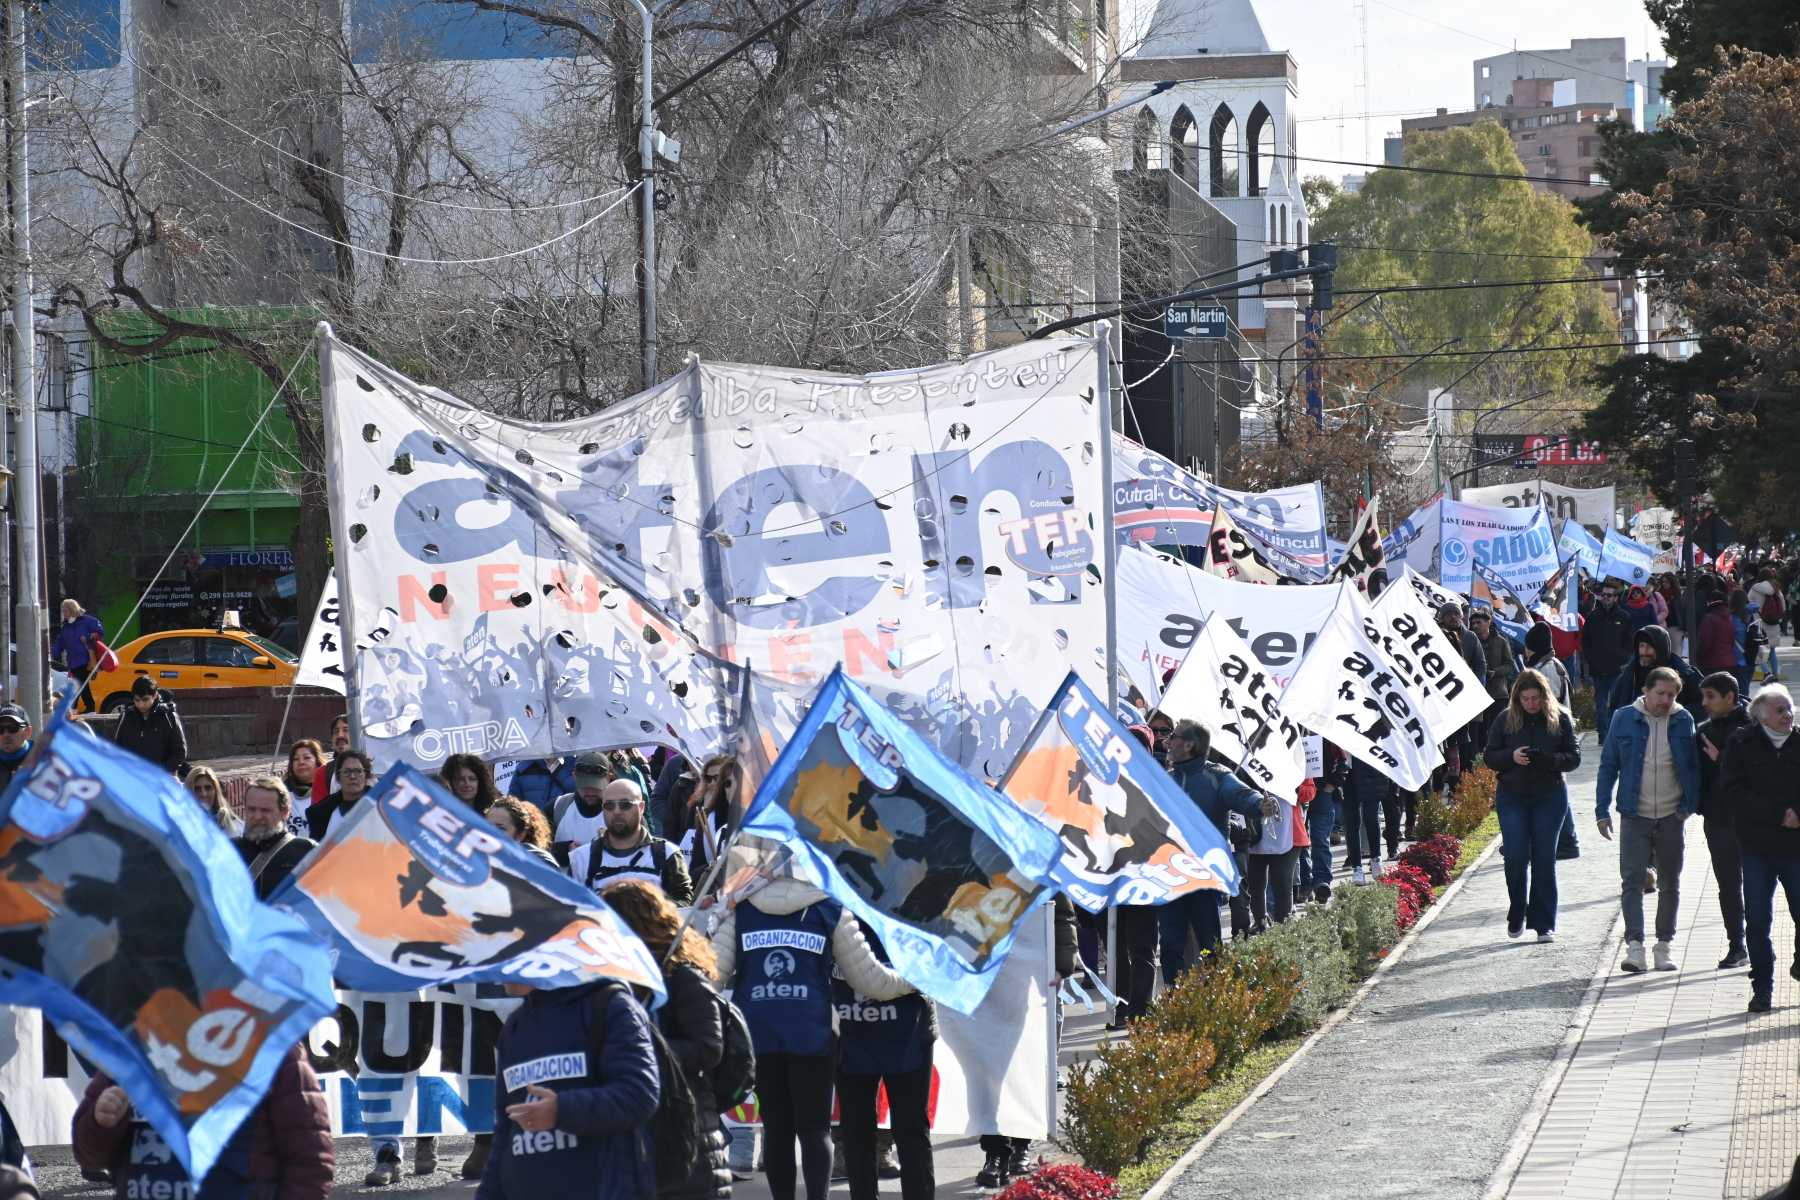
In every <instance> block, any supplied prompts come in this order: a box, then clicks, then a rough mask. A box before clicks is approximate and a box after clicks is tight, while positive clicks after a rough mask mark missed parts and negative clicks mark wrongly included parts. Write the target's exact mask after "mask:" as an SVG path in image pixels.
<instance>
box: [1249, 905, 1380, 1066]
mask: <svg viewBox="0 0 1800 1200" xmlns="http://www.w3.org/2000/svg"><path fill="white" fill-rule="evenodd" d="M1254 940H1255V941H1256V943H1257V944H1258V945H1259V946H1260V947H1261V948H1262V949H1264V950H1266V951H1268V952H1270V953H1272V954H1274V955H1275V957H1276V958H1278V959H1280V960H1281V961H1283V962H1285V963H1287V964H1289V965H1290V966H1292V967H1293V968H1294V969H1295V970H1296V971H1297V972H1299V975H1300V988H1299V991H1298V993H1297V994H1296V995H1295V997H1294V1002H1293V1004H1291V1005H1289V1006H1288V1010H1287V1013H1286V1014H1285V1015H1284V1016H1283V1017H1282V1018H1281V1020H1280V1021H1279V1022H1278V1023H1277V1024H1276V1026H1275V1030H1274V1032H1275V1033H1276V1034H1278V1035H1280V1036H1282V1037H1292V1036H1294V1035H1296V1034H1302V1033H1310V1032H1311V1031H1312V1030H1314V1029H1317V1028H1318V1027H1319V1026H1320V1025H1321V1024H1323V1023H1324V1020H1325V1014H1326V1013H1327V1012H1329V1011H1330V1010H1331V1009H1334V1008H1336V1007H1337V1006H1338V1005H1340V1004H1342V1003H1343V1002H1344V1001H1345V1000H1346V999H1348V998H1349V996H1350V993H1351V992H1353V991H1355V990H1356V978H1355V976H1354V974H1352V971H1351V966H1352V964H1351V961H1350V954H1349V952H1348V951H1346V950H1345V949H1344V944H1343V942H1342V941H1341V940H1340V939H1339V937H1338V931H1337V926H1336V924H1335V922H1333V921H1332V919H1331V918H1330V917H1329V916H1328V915H1326V914H1325V913H1323V912H1311V913H1307V914H1306V915H1305V916H1303V917H1297V918H1295V919H1293V920H1290V921H1286V922H1284V923H1282V924H1280V925H1272V926H1270V927H1269V928H1268V929H1266V930H1264V931H1263V932H1262V933H1260V934H1258V935H1257V936H1256V938H1255V939H1254Z"/></svg>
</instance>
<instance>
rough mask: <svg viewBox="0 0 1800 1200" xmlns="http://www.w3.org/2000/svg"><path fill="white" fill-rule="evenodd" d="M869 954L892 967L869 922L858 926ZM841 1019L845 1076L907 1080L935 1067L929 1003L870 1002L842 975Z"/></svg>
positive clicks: (915, 999)
mask: <svg viewBox="0 0 1800 1200" xmlns="http://www.w3.org/2000/svg"><path fill="white" fill-rule="evenodd" d="M858 924H860V925H861V926H862V931H863V937H864V938H865V939H867V941H868V943H869V949H870V950H872V951H873V952H874V954H875V957H876V958H878V959H880V960H881V961H882V962H883V963H884V964H886V965H888V966H890V967H891V966H893V963H892V962H891V961H889V959H888V956H887V947H886V946H883V945H882V944H881V939H880V938H878V937H876V936H875V931H874V930H873V929H870V928H869V925H868V922H866V921H860V920H859V921H858ZM831 993H832V999H833V1000H834V1001H835V1002H836V1004H837V1015H838V1036H839V1038H840V1040H839V1042H838V1070H839V1071H841V1072H843V1073H844V1074H846V1075H903V1074H905V1073H907V1072H909V1071H918V1070H921V1069H923V1068H925V1067H929V1066H930V1065H931V1043H932V1041H933V1040H935V1037H936V1035H935V1033H934V1032H933V1031H932V1018H931V1001H929V1000H927V999H926V998H925V997H923V996H921V995H919V993H917V992H911V993H909V994H907V995H905V996H901V997H899V998H898V999H894V1000H871V999H869V998H868V997H867V996H864V995H861V994H860V993H858V992H857V990H856V989H855V988H853V987H851V986H850V984H849V981H848V980H846V979H844V978H843V977H842V976H841V975H840V976H835V977H834V978H833V979H832V981H831Z"/></svg>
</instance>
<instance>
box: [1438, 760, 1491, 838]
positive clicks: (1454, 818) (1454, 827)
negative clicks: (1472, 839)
mask: <svg viewBox="0 0 1800 1200" xmlns="http://www.w3.org/2000/svg"><path fill="white" fill-rule="evenodd" d="M1497 783H1498V780H1497V779H1496V778H1495V776H1494V773H1493V772H1492V771H1490V770H1488V769H1487V768H1486V767H1477V768H1475V769H1474V770H1473V771H1464V772H1463V777H1462V778H1461V779H1459V780H1458V781H1457V783H1456V792H1455V794H1454V795H1452V796H1451V798H1450V824H1449V828H1448V829H1447V830H1445V832H1446V833H1448V834H1450V835H1451V836H1452V837H1457V838H1466V837H1468V836H1469V835H1470V834H1471V833H1474V832H1475V831H1476V830H1477V829H1480V828H1481V823H1482V822H1483V821H1485V820H1487V815H1488V814H1489V813H1491V812H1493V811H1494V788H1495V787H1496V785H1497Z"/></svg>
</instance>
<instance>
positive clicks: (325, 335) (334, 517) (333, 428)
mask: <svg viewBox="0 0 1800 1200" xmlns="http://www.w3.org/2000/svg"><path fill="white" fill-rule="evenodd" d="M318 338H319V384H320V392H321V393H322V395H321V402H322V403H323V405H324V408H325V503H326V508H327V510H328V511H329V513H330V516H331V543H332V559H333V562H332V566H333V568H334V569H335V570H336V571H337V577H338V650H339V652H340V653H341V654H342V655H343V663H344V715H345V717H346V718H347V719H348V720H349V722H350V744H351V745H352V746H361V745H362V744H363V728H362V705H361V704H360V703H358V695H359V693H360V691H361V689H360V688H359V687H358V682H357V662H356V645H357V640H356V639H357V630H356V605H355V603H353V600H354V591H353V589H352V588H351V587H350V571H349V566H350V526H349V524H348V521H349V513H348V511H347V509H346V506H345V505H344V504H342V503H333V502H332V496H333V492H334V490H335V492H336V494H337V495H339V496H341V495H342V494H343V490H344V486H345V480H344V462H343V459H342V457H340V450H339V447H340V446H341V445H342V443H341V442H340V441H339V440H338V416H339V414H338V397H337V394H336V391H335V389H334V388H333V387H332V386H331V378H332V374H331V372H332V365H331V360H332V357H333V356H334V354H335V353H336V351H335V350H333V348H332V347H333V344H334V343H335V342H336V340H337V339H336V338H335V337H333V336H332V332H331V324H330V323H329V322H327V321H320V322H319V326H318ZM289 699H290V700H291V699H292V690H291V689H290V692H289ZM283 719H284V721H285V718H283Z"/></svg>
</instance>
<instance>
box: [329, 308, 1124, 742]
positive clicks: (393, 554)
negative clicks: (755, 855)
mask: <svg viewBox="0 0 1800 1200" xmlns="http://www.w3.org/2000/svg"><path fill="white" fill-rule="evenodd" d="M327 350H328V353H327V354H326V355H325V360H326V387H327V392H328V395H329V396H330V397H331V400H332V413H333V422H332V425H333V428H332V430H331V431H330V432H331V435H332V441H333V446H334V453H335V458H336V464H337V465H336V468H335V470H334V474H333V479H332V500H333V505H334V510H335V511H334V520H335V522H336V523H337V525H338V527H339V529H340V537H339V549H338V570H339V576H340V580H341V581H342V584H343V591H344V602H345V604H347V605H349V606H350V609H351V611H353V612H354V613H356V614H358V615H360V614H362V613H379V612H381V611H382V610H384V609H385V610H392V614H393V621H392V628H391V629H389V630H387V631H386V636H385V637H384V638H383V639H381V640H379V641H377V643H376V644H375V645H374V646H373V647H372V648H371V649H370V650H368V651H366V652H364V653H363V654H362V655H360V657H359V662H360V663H361V664H362V665H361V670H360V678H359V684H360V687H361V691H362V695H361V696H360V697H359V707H360V710H361V714H362V717H363V722H364V725H365V728H366V730H367V731H368V735H367V740H368V742H369V748H370V750H371V751H372V752H374V753H375V754H376V756H377V758H378V759H380V760H387V761H392V760H394V759H406V760H409V761H412V762H416V763H420V764H423V765H426V766H431V765H434V764H435V763H437V762H439V761H441V759H442V758H443V756H444V755H445V754H447V753H450V752H452V751H456V750H468V751H472V752H474V753H479V754H484V755H485V756H487V757H490V758H522V757H531V756H536V755H540V754H553V753H570V752H574V751H579V750H583V749H592V748H599V747H603V746H617V745H640V744H643V743H645V742H648V741H666V742H673V743H675V744H677V745H680V746H683V747H686V748H689V749H691V750H695V751H704V750H707V749H710V748H711V747H712V746H713V745H716V744H718V743H719V741H720V739H721V738H722V731H723V729H725V728H726V727H728V726H729V725H730V724H731V723H732V717H733V713H732V709H733V706H734V704H735V697H736V695H737V691H736V690H735V688H734V686H733V685H734V683H735V680H733V679H732V678H731V674H732V672H731V670H730V669H729V668H728V667H722V666H720V665H719V664H718V663H717V662H716V661H715V660H714V658H713V657H712V656H716V657H717V659H724V660H729V662H730V663H735V664H749V665H750V666H751V667H752V668H753V669H754V670H755V672H756V673H757V675H758V677H759V678H761V679H766V680H769V681H771V682H773V683H774V684H776V685H778V686H780V687H782V688H785V689H787V691H788V693H789V694H790V695H792V696H796V697H797V696H803V695H804V694H806V693H807V692H808V691H810V690H811V688H812V687H813V685H815V684H816V683H817V681H819V680H820V679H822V678H824V676H825V675H826V674H828V673H829V672H830V670H831V669H832V668H833V667H834V666H836V665H837V664H839V663H840V662H841V663H842V664H843V665H844V669H845V671H846V673H847V674H848V675H849V676H850V677H851V678H854V679H856V680H857V681H858V682H859V683H862V684H863V685H864V686H866V687H868V688H870V689H871V690H872V691H873V692H874V693H875V694H876V695H877V696H878V697H879V698H880V699H881V700H882V701H883V702H884V703H886V704H887V705H889V706H890V707H891V708H892V709H893V710H894V711H896V712H898V713H900V714H902V715H903V716H904V717H905V718H906V719H907V720H908V721H909V722H910V723H911V724H913V725H914V726H915V727H916V728H919V729H920V730H921V731H922V732H924V733H926V734H927V736H931V737H933V738H934V739H935V740H936V741H937V743H938V744H939V745H940V747H941V748H943V749H944V750H945V751H946V752H947V753H949V754H950V755H951V756H952V757H954V758H956V759H958V760H959V761H961V762H963V763H964V764H965V765H967V766H969V767H971V768H972V769H974V770H976V771H977V772H978V773H981V774H985V775H988V776H990V777H998V776H1000V775H1001V774H1003V773H1004V771H1005V767H1006V764H1007V762H1008V761H1009V758H1010V754H1011V751H1012V749H1013V747H1014V746H1016V745H1017V744H1018V742H1019V740H1020V739H1022V738H1023V737H1024V735H1025V733H1026V732H1027V731H1028V730H1029V729H1030V727H1031V725H1032V722H1033V721H1034V720H1035V718H1036V717H1037V714H1038V711H1039V709H1040V708H1041V707H1042V706H1043V705H1044V704H1045V703H1046V702H1047V701H1048V700H1049V698H1050V696H1051V694H1052V693H1053V692H1054V691H1055V689H1056V687H1057V685H1058V684H1059V683H1060V682H1061V680H1062V678H1063V676H1064V675H1065V674H1066V673H1067V671H1068V670H1069V669H1074V670H1076V671H1078V672H1081V673H1082V675H1083V677H1084V678H1086V679H1088V680H1089V681H1090V682H1091V683H1092V684H1093V685H1094V686H1096V687H1100V688H1104V685H1105V682H1106V681H1105V671H1104V665H1103V664H1104V656H1103V647H1104V643H1105V627H1106V626H1105V598H1104V590H1103V583H1104V579H1103V574H1102V572H1103V567H1104V554H1103V551H1104V547H1103V545H1102V543H1101V542H1100V537H1101V536H1102V535H1101V525H1102V522H1103V520H1104V517H1103V515H1102V514H1103V513H1104V511H1105V504H1104V497H1103V495H1102V491H1101V473H1102V468H1103V466H1104V465H1105V460H1104V459H1103V458H1102V455H1103V454H1104V453H1105V448H1106V442H1105V439H1104V437H1103V436H1102V434H1101V430H1102V428H1103V421H1104V418H1105V412H1104V405H1103V404H1101V403H1100V398H1099V395H1098V391H1099V371H1100V368H1101V363H1102V361H1103V360H1102V359H1100V358H1099V356H1098V352H1097V349H1096V343H1094V342H1092V341H1086V340H1080V341H1077V340H1055V341H1046V342H1030V343H1027V344H1025V345H1021V346H1017V347H1013V348H1010V349H1006V350H1001V351H996V352H994V353H991V354H986V355H980V356H977V357H976V358H973V359H971V360H969V361H968V362H966V363H960V364H951V365H946V366H939V367H932V368H928V369H925V370H919V371H904V372H892V373H889V374H885V375H880V376H870V377H850V376H842V375H828V374H822V373H818V372H809V371H799V370H792V369H777V368H765V367H744V366H715V365H711V364H706V363H694V364H692V365H690V366H689V367H688V368H687V369H686V370H684V371H683V372H682V373H681V374H680V375H678V376H676V377H675V378H673V379H671V380H669V381H667V382H666V383H664V384H661V385H659V386H658V387H657V388H655V389H652V390H651V391H649V392H646V393H644V394H643V395H641V396H639V397H637V398H636V399H633V400H631V401H628V402H626V403H623V404H620V405H616V406H614V407H611V408H608V409H605V410H603V411H602V412H600V413H598V414H596V415H594V416H592V417H588V418H584V419H582V420H578V421H572V422H568V423H564V424H558V425H534V424H527V423H523V422H516V421H508V420H503V419H500V418H497V417H494V416H491V415H489V414H486V413H482V412H479V411H476V410H474V409H471V408H469V407H467V406H465V405H463V404H462V403H461V402H459V401H457V400H456V399H455V398H453V397H451V396H448V395H446V394H444V393H442V392H439V391H435V390H432V389H426V388H422V387H420V386H418V385H416V384H414V383H412V382H411V381H409V380H407V379H404V378H402V377H401V376H399V375H398V374H396V373H394V372H393V371H391V370H389V369H387V368H385V367H383V366H381V365H380V364H378V363H375V362H373V361H372V360H370V359H368V358H366V357H363V356H361V355H359V354H357V353H356V352H355V351H354V350H352V349H350V348H349V347H347V346H344V345H342V344H340V343H335V342H331V343H328V344H327ZM357 634H358V636H359V637H361V636H363V633H362V631H361V630H360V629H358V630H357ZM1057 664H1061V665H1060V666H1058V665H1057Z"/></svg>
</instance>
